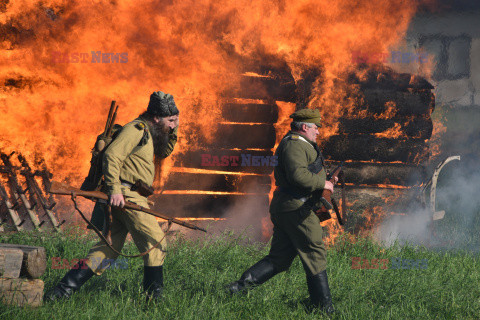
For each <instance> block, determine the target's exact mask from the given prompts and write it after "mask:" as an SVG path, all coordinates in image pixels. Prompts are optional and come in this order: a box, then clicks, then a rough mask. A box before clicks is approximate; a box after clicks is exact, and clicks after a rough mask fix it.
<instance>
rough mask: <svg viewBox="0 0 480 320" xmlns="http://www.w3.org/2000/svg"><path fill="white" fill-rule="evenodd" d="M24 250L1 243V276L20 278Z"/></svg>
mask: <svg viewBox="0 0 480 320" xmlns="http://www.w3.org/2000/svg"><path fill="white" fill-rule="evenodd" d="M22 261H23V252H22V250H20V249H14V248H8V247H4V246H3V245H2V244H0V277H4V278H18V277H19V276H20V270H21V269H22Z"/></svg>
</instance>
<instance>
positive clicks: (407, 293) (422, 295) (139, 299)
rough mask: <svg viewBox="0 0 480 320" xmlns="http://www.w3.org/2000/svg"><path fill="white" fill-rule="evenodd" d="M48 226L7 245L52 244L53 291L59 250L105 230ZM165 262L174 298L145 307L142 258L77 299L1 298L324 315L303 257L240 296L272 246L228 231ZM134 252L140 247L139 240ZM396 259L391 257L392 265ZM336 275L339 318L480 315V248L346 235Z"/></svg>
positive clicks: (151, 315) (87, 314)
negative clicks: (368, 262) (246, 276)
mask: <svg viewBox="0 0 480 320" xmlns="http://www.w3.org/2000/svg"><path fill="white" fill-rule="evenodd" d="M68 234H69V236H60V235H56V234H41V233H17V234H11V235H0V242H2V243H5V242H7V243H21V244H29V245H39V246H44V247H45V248H46V250H47V256H48V259H49V260H48V267H47V271H46V272H45V274H44V275H43V276H42V279H43V280H44V281H45V288H46V290H47V289H50V288H51V287H52V286H54V285H55V284H56V283H57V282H58V281H59V280H60V279H61V278H62V277H63V275H64V273H65V270H54V269H52V268H51V258H52V257H56V256H58V257H62V258H66V259H73V258H83V257H84V256H85V255H86V253H87V252H88V249H89V248H90V246H91V245H92V244H93V243H94V242H95V239H96V238H95V236H94V235H92V234H89V235H87V236H85V235H79V233H78V232H75V230H72V231H71V232H68ZM169 245H170V246H169V252H168V255H167V259H166V262H165V270H166V273H165V291H164V299H163V301H162V302H161V303H158V304H155V305H149V306H147V305H145V303H144V296H143V295H142V292H141V291H142V277H143V262H142V259H138V258H137V259H129V260H128V263H129V267H128V269H111V270H107V271H106V272H105V273H104V274H103V275H102V276H101V277H94V278H93V279H91V280H90V281H89V282H87V283H86V284H85V285H84V286H83V287H82V288H81V290H80V291H79V292H78V293H76V294H75V295H74V296H73V297H72V298H71V299H70V300H66V301H60V302H55V303H45V304H44V306H42V307H39V308H28V307H26V308H19V307H12V306H4V305H1V304H0V319H35V320H40V319H132V318H135V319H202V320H203V319H321V318H327V317H326V316H324V315H323V314H321V313H319V312H318V311H314V312H311V311H310V309H309V308H308V293H307V287H306V282H305V275H304V272H303V269H302V266H301V263H300V261H299V260H298V258H297V259H296V260H295V262H294V263H293V265H292V267H291V268H290V270H289V271H287V272H284V273H281V274H279V275H277V276H276V277H274V278H273V279H271V280H270V281H268V282H267V283H265V284H263V285H262V286H259V287H257V288H255V289H253V290H251V291H249V292H248V293H247V294H240V295H236V296H230V295H228V294H226V293H225V292H224V290H223V287H224V285H225V284H227V283H229V282H231V281H234V280H236V279H237V278H238V277H239V276H240V275H241V273H242V272H243V271H244V270H245V269H246V268H248V267H249V266H251V265H252V264H253V263H255V262H256V261H257V260H259V259H260V258H262V257H263V256H264V255H265V254H267V252H268V244H262V243H255V242H251V241H248V239H245V238H242V237H239V236H238V235H233V234H229V233H225V234H224V235H222V236H219V237H216V238H208V239H207V238H205V239H196V240H189V239H186V238H184V237H181V236H177V237H176V238H174V239H170V242H169ZM124 252H126V253H130V254H133V253H136V252H137V251H136V249H135V247H134V245H133V244H132V243H131V242H130V243H128V244H127V245H126V247H125V248H124ZM352 257H362V258H367V259H373V258H378V259H386V258H389V259H391V258H394V257H401V258H404V259H428V268H427V269H426V270H421V269H406V270H398V269H397V270H394V269H387V270H381V269H378V270H355V269H352V268H351V266H352ZM389 266H390V264H389ZM327 270H328V275H329V281H330V288H331V291H332V295H333V300H334V304H335V307H336V309H337V312H336V314H335V315H334V316H333V317H332V318H333V319H479V318H480V286H479V284H480V264H479V257H478V254H476V253H471V252H460V251H455V252H450V251H443V252H435V251H431V250H427V249H425V248H422V247H415V246H409V245H406V246H403V247H400V246H393V247H391V248H382V247H381V246H379V245H377V244H376V243H374V242H373V241H371V240H368V239H358V241H356V243H352V242H350V241H348V240H346V238H342V239H340V241H338V242H337V243H336V245H335V246H334V247H332V248H330V249H329V250H328V269H327Z"/></svg>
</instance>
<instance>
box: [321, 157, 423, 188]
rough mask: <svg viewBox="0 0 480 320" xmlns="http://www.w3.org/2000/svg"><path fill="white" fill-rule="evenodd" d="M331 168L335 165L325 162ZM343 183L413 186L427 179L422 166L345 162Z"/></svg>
mask: <svg viewBox="0 0 480 320" xmlns="http://www.w3.org/2000/svg"><path fill="white" fill-rule="evenodd" d="M327 163H328V164H330V166H331V167H332V168H333V167H335V166H336V165H337V163H334V162H330V161H327ZM343 171H344V172H345V181H346V182H347V183H353V184H354V185H399V186H415V185H419V184H421V183H422V182H423V181H425V180H426V178H427V172H426V169H425V167H424V166H419V165H413V164H404V163H365V162H347V163H345V165H344V169H343Z"/></svg>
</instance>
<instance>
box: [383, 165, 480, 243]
mask: <svg viewBox="0 0 480 320" xmlns="http://www.w3.org/2000/svg"><path fill="white" fill-rule="evenodd" d="M434 165H436V163H435V164H434ZM432 171H433V170H432ZM479 190H480V165H479V164H478V162H477V161H475V160H471V159H465V160H464V159H462V160H461V161H460V162H457V161H455V162H451V163H449V164H447V165H446V166H445V167H444V168H443V169H442V171H441V173H440V176H439V179H438V183H437V192H436V200H437V201H436V208H435V209H436V211H441V210H445V217H444V218H443V219H442V220H436V221H433V212H431V211H430V208H429V206H428V201H429V198H428V197H427V199H426V201H427V208H425V207H423V206H422V205H421V203H420V202H416V201H411V202H409V203H407V204H405V205H403V208H402V209H401V210H403V212H405V215H392V216H391V217H389V218H387V219H385V220H384V221H383V222H382V224H381V225H380V227H379V228H378V229H377V232H376V233H375V238H376V239H377V240H379V241H381V242H383V243H384V244H386V245H391V244H393V243H394V242H395V241H398V243H399V244H404V243H405V242H408V243H410V244H418V245H424V246H427V247H442V248H463V249H474V250H478V245H476V246H472V242H476V243H477V244H478V243H479V242H480V241H479V239H478V231H479V230H478V229H479V227H480V195H479V194H478V191H479Z"/></svg>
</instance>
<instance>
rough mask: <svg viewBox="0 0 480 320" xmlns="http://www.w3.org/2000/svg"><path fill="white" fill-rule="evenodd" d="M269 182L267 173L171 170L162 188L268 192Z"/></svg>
mask: <svg viewBox="0 0 480 320" xmlns="http://www.w3.org/2000/svg"><path fill="white" fill-rule="evenodd" d="M270 187H271V182H270V177H269V176H267V175H262V176H252V175H243V176H242V175H235V174H197V173H185V172H172V173H170V174H169V175H168V180H167V182H166V183H165V186H164V190H206V191H225V192H249V193H268V192H270Z"/></svg>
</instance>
